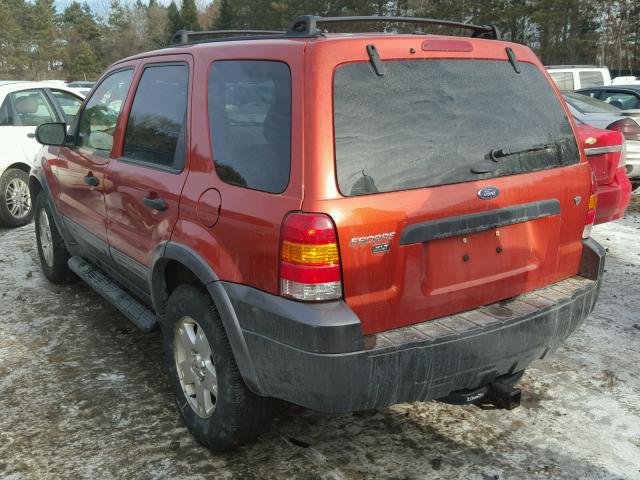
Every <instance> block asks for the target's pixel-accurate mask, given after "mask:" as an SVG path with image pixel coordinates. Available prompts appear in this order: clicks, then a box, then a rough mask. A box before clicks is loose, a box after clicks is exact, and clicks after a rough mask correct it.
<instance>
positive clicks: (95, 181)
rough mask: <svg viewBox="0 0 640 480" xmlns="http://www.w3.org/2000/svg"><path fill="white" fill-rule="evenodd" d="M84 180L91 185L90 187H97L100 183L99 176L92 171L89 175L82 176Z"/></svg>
mask: <svg viewBox="0 0 640 480" xmlns="http://www.w3.org/2000/svg"><path fill="white" fill-rule="evenodd" d="M82 181H83V182H84V183H86V184H87V185H89V186H90V187H97V186H98V184H99V183H100V182H99V181H98V177H94V176H93V174H92V173H90V174H89V175H87V176H86V177H83V178H82Z"/></svg>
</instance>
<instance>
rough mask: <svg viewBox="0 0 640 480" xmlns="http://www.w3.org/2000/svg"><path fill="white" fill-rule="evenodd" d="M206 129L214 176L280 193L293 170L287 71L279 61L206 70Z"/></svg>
mask: <svg viewBox="0 0 640 480" xmlns="http://www.w3.org/2000/svg"><path fill="white" fill-rule="evenodd" d="M208 103H209V127H210V135H211V149H212V155H213V159H214V162H215V167H216V172H217V174H218V176H219V177H220V178H221V179H222V180H223V181H224V182H227V183H230V184H232V185H237V186H240V187H246V188H250V189H253V190H262V191H265V192H270V193H281V192H283V191H284V190H285V189H286V187H287V185H288V183H289V173H290V169H291V73H290V71H289V67H288V66H287V65H286V64H285V63H282V62H275V61H258V60H255V61H254V60H220V61H217V62H214V63H213V64H212V66H211V69H210V71H209V99H208Z"/></svg>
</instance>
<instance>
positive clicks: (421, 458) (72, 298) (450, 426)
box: [0, 196, 640, 480]
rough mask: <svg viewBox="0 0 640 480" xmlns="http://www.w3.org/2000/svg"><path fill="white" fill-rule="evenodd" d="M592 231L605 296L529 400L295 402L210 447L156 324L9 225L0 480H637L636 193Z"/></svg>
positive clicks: (1, 310)
mask: <svg viewBox="0 0 640 480" xmlns="http://www.w3.org/2000/svg"><path fill="white" fill-rule="evenodd" d="M593 236H594V237H595V238H596V239H597V240H598V241H600V242H601V243H602V244H603V245H604V246H605V247H607V248H608V249H609V257H608V260H607V269H606V278H605V283H604V286H603V288H602V291H601V295H600V300H599V303H598V306H597V307H596V310H595V312H594V314H593V315H592V316H591V317H590V318H589V319H588V320H587V321H586V322H585V324H584V325H583V326H582V327H581V329H580V330H579V331H578V332H577V333H576V334H575V335H574V336H573V337H571V338H570V339H569V340H568V342H567V343H566V345H565V346H564V347H562V348H560V349H559V350H558V351H557V352H556V353H555V354H553V355H551V356H549V357H548V358H547V359H546V360H545V361H540V362H537V363H535V364H534V365H533V366H532V367H531V368H530V369H529V370H528V371H527V373H526V375H525V377H524V379H523V381H522V384H521V385H522V388H523V390H524V393H523V405H522V407H521V408H519V409H516V410H514V411H512V412H503V411H490V410H480V409H479V408H476V407H452V406H447V405H442V404H438V403H434V402H430V403H420V404H406V405H399V406H395V407H392V408H388V409H383V410H379V411H375V412H367V413H366V414H357V415H323V414H319V413H315V412H312V411H308V410H304V409H302V408H296V407H286V408H285V409H284V411H283V412H282V413H281V414H280V415H279V416H278V418H276V420H275V421H274V423H273V426H272V428H271V430H270V431H269V432H268V433H266V434H264V435H263V436H262V437H261V438H260V440H259V441H258V442H257V443H256V444H254V445H251V446H248V447H244V448H242V449H240V450H239V451H236V452H233V453H229V454H224V455H213V454H210V453H209V452H208V451H206V450H204V449H203V448H201V447H200V446H198V445H197V444H196V443H195V442H194V441H193V439H192V438H191V436H190V435H189V433H188V432H187V430H186V429H185V427H184V426H183V424H182V422H181V420H180V418H179V415H178V412H177V410H176V408H175V407H174V404H173V399H172V396H171V394H170V392H169V387H168V384H167V381H166V379H165V373H164V370H163V367H162V361H161V350H160V338H159V334H157V333H156V334H150V335H143V334H141V333H139V332H137V331H136V330H135V329H134V327H132V326H131V325H130V324H129V323H128V322H127V321H126V320H125V319H124V318H123V317H121V316H120V315H119V314H118V313H117V312H116V311H115V310H114V309H112V308H111V307H109V306H108V305H107V304H106V303H105V302H103V301H102V300H101V299H100V298H99V297H98V296H96V295H95V294H94V293H93V292H92V291H90V290H89V289H88V288H87V287H86V286H83V285H82V284H76V285H73V286H69V287H62V288H61V287H56V286H53V285H50V284H48V283H47V282H46V281H45V280H44V278H43V277H42V275H41V274H40V270H39V267H38V262H37V255H36V251H35V247H34V239H33V226H32V225H30V226H27V227H25V228H22V229H20V230H16V231H7V230H0V478H2V479H22V478H55V479H57V478H74V479H75V478H100V479H121V478H144V479H147V478H148V479H161V478H172V479H173V478H185V479H186V478H189V479H196V478H205V477H206V478H221V479H226V478H261V479H262V478H274V479H280V478H299V479H334V480H335V479H360V478H376V479H377V478H393V479H417V478H465V479H480V480H489V479H523V478H526V479H529V478H540V479H547V478H554V479H556V478H558V479H565V478H572V479H573V478H580V479H584V478H593V479H621V478H625V479H626V478H637V479H640V407H639V406H638V393H639V392H640V375H639V373H638V365H640V313H639V309H638V306H639V305H640V241H639V240H640V197H638V196H636V198H635V199H634V203H633V204H632V206H631V207H630V213H629V214H628V216H627V217H626V218H625V219H622V220H619V221H617V222H614V223H611V224H608V225H604V226H600V227H597V228H596V229H595V230H594V235H593Z"/></svg>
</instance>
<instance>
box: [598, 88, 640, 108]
mask: <svg viewBox="0 0 640 480" xmlns="http://www.w3.org/2000/svg"><path fill="white" fill-rule="evenodd" d="M601 100H602V101H603V102H607V103H608V104H609V105H611V106H612V107H616V108H619V109H620V110H632V109H636V108H640V105H638V98H637V97H636V96H635V95H632V94H630V93H621V92H605V93H604V94H603V95H602V99H601Z"/></svg>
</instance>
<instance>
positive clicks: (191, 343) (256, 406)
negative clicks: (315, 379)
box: [163, 285, 271, 451]
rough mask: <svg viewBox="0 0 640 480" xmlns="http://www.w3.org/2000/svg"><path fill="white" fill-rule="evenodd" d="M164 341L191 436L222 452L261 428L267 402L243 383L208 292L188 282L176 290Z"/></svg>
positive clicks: (268, 406)
mask: <svg viewBox="0 0 640 480" xmlns="http://www.w3.org/2000/svg"><path fill="white" fill-rule="evenodd" d="M163 344H164V354H165V362H166V365H167V369H168V370H169V375H170V379H171V383H172V386H173V391H174V393H175V396H176V401H177V403H178V408H179V410H180V413H181V414H182V418H183V419H184V421H185V423H186V425H187V427H188V428H189V430H190V431H191V433H192V434H193V436H194V437H195V438H196V440H198V441H199V442H200V443H201V444H203V445H205V446H206V447H208V448H209V449H211V450H213V451H223V450H228V449H230V448H233V447H235V446H238V445H241V444H243V443H247V442H249V441H251V440H253V439H255V438H256V437H257V436H258V435H260V434H261V433H262V432H263V431H264V429H265V428H266V426H267V424H268V422H269V420H270V418H271V400H270V399H267V398H264V397H259V396H257V395H255V394H253V393H252V392H251V391H250V390H249V389H248V388H247V387H246V385H245V384H244V381H243V380H242V377H241V375H240V371H239V370H238V366H237V365H236V362H235V359H234V357H233V353H232V351H231V346H230V344H229V340H228V338H227V335H226V333H225V330H224V327H223V325H222V321H221V319H220V316H219V314H218V311H217V309H216V307H215V305H214V303H213V300H212V299H211V297H210V296H209V295H208V294H207V293H205V292H204V291H202V290H201V289H200V288H198V287H196V286H193V285H181V286H179V287H178V288H176V290H175V291H174V292H173V294H172V295H171V297H170V298H169V303H168V305H167V314H166V317H165V321H164V322H163Z"/></svg>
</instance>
